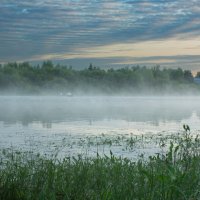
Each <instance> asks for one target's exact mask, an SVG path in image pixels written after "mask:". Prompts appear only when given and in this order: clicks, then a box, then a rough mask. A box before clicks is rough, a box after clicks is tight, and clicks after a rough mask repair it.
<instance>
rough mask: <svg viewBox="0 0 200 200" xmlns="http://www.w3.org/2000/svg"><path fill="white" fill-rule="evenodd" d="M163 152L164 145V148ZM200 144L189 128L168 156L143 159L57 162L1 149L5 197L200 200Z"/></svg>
mask: <svg viewBox="0 0 200 200" xmlns="http://www.w3.org/2000/svg"><path fill="white" fill-rule="evenodd" d="M160 145H161V148H162V145H163V146H164V145H165V144H160ZM199 147H200V139H199V136H198V135H197V136H192V134H191V133H190V131H189V130H188V129H187V127H186V129H185V133H184V134H183V135H182V136H179V137H176V138H174V139H173V140H171V141H170V145H169V148H168V151H167V152H165V153H163V154H161V153H159V154H155V155H153V156H149V157H148V159H146V158H145V156H144V155H140V156H139V157H138V159H137V160H136V161H135V160H131V159H128V158H122V157H117V156H115V155H113V153H112V152H110V155H109V156H106V155H105V156H100V155H99V154H98V153H97V155H96V157H92V158H91V157H84V156H81V155H79V156H77V157H67V156H66V157H65V158H64V159H62V160H61V159H58V158H57V157H56V155H54V156H52V157H51V158H50V157H48V158H47V157H45V156H40V155H39V154H38V155H35V154H33V153H31V152H26V153H22V152H19V151H12V150H2V152H1V155H3V157H2V159H1V164H0V165H1V168H0V169H1V170H0V197H1V199H2V200H4V199H6V200H9V199H12V200H13V199H20V200H21V199H199V198H200V192H199V188H200V150H199Z"/></svg>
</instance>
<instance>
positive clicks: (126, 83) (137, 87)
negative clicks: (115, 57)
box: [0, 61, 200, 94]
mask: <svg viewBox="0 0 200 200" xmlns="http://www.w3.org/2000/svg"><path fill="white" fill-rule="evenodd" d="M199 75H200V73H199ZM7 91H10V92H13V93H36V94H37V93H43V92H47V93H57V94H65V93H67V92H72V93H82V94H84V93H94V94H95V93H103V94H117V93H119V94H120V93H121V94H123V93H127V94H140V93H147V94H149V93H168V92H175V93H176V92H178V93H182V92H186V91H200V90H199V86H198V85H197V84H195V83H194V77H193V75H192V73H191V71H190V70H182V69H181V68H177V69H171V68H169V69H161V68H160V67H159V66H155V67H152V68H147V67H146V66H132V67H124V68H120V69H113V68H109V69H102V68H99V67H95V66H93V65H92V64H90V65H89V67H88V68H85V69H82V70H75V69H73V68H72V67H68V66H65V65H60V64H57V65H54V64H53V63H52V62H51V61H45V62H43V63H42V64H41V65H35V66H34V65H31V64H30V63H28V62H24V63H7V64H4V65H0V92H2V93H5V92H7Z"/></svg>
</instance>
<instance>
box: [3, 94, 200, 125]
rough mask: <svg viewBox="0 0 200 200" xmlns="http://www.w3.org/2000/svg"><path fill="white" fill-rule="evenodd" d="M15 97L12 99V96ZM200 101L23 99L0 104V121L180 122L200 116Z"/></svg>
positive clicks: (73, 98) (27, 122) (24, 123)
mask: <svg viewBox="0 0 200 200" xmlns="http://www.w3.org/2000/svg"><path fill="white" fill-rule="evenodd" d="M11 98H12V97H11ZM198 102H199V101H191V102H189V101H188V100H187V99H186V100H184V99H183V98H181V99H177V100H176V99H168V100H166V99H148V98H112V97H111V98H108V97H107V98H102V99H101V98H100V97H99V98H94V99H92V98H75V97H72V98H59V97H58V98H51V97H49V98H48V97H45V98H43V99H40V98H38V99H37V98H35V100H33V99H31V98H27V99H26V98H24V99H23V98H22V99H21V100H20V101H17V103H16V102H14V101H7V100H6V99H5V101H1V104H0V110H1V113H0V121H3V122H5V123H16V122H20V123H22V124H23V125H28V124H29V123H32V122H34V121H38V122H41V123H42V124H43V126H44V127H47V128H50V127H51V123H52V122H53V121H78V120H87V121H89V122H90V121H95V120H103V119H119V120H120V119H122V120H127V121H136V122H152V123H158V122H160V121H163V122H165V121H179V120H182V119H185V118H189V117H190V116H191V115H192V112H193V111H196V113H197V115H198V117H200V107H199V105H198V104H199V103H198Z"/></svg>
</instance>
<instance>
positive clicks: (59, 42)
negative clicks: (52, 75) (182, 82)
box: [0, 0, 200, 62]
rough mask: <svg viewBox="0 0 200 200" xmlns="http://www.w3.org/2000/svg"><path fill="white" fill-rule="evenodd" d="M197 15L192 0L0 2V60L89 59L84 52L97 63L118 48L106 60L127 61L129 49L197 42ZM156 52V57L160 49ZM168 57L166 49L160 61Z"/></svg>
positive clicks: (199, 27) (199, 25)
mask: <svg viewBox="0 0 200 200" xmlns="http://www.w3.org/2000/svg"><path fill="white" fill-rule="evenodd" d="M199 11H200V2H199V1H195V0H191V1H186V0H180V1H179V0H173V1H172V0H149V1H147V0H95V1H90V0H79V1H77V0H68V1H66V0H57V1H51V0H33V1H27V0H20V1H15V0H10V1H9V3H8V1H7V0H2V1H1V3H0V26H1V29H0V44H1V46H0V61H1V62H3V61H4V62H5V61H10V60H29V59H30V60H31V59H33V58H34V59H35V58H38V59H39V58H41V59H42V58H52V59H57V57H59V59H61V58H62V57H63V55H68V57H69V56H71V57H72V55H73V56H74V55H75V57H76V59H78V58H83V57H84V58H85V57H86V56H88V58H91V53H88V51H89V50H90V51H98V50H99V49H101V52H100V53H99V56H98V57H100V55H101V57H102V59H103V56H105V55H106V54H107V49H106V48H107V47H110V46H112V47H113V46H114V45H118V44H123V45H122V46H116V48H115V49H114V50H113V49H111V50H110V51H112V50H113V52H112V53H109V54H111V55H110V57H113V55H112V54H114V57H116V56H117V55H118V56H120V55H121V54H123V56H124V57H126V56H128V57H129V56H130V55H129V54H128V51H127V49H126V46H129V44H132V45H133V44H140V43H142V42H145V41H146V42H151V41H156V40H165V41H168V40H169V39H171V38H176V40H177V41H184V40H185V39H187V40H188V39H190V38H191V37H192V38H193V41H195V40H197V41H198V36H199V31H200V23H199V21H200V20H199V19H200V14H199ZM155 44H156V42H153V44H152V48H153V49H154V48H155V46H156V45H155ZM176 44H177V45H180V43H179V42H177V43H176ZM166 45H167V44H166ZM157 46H159V42H158V44H157ZM189 46H190V45H189ZM117 48H118V49H117ZM159 48H160V49H158V50H157V51H158V53H157V54H159V52H160V51H161V52H162V48H163V47H162V46H160V47H159ZM180 48H182V50H181V51H180V50H179V52H178V53H181V54H182V55H184V54H185V55H187V54H188V51H187V50H186V47H185V46H184V47H182V46H181V45H180ZM191 48H193V47H191ZM148 49H149V46H148ZM198 49H199V47H196V50H198ZM116 50H118V51H116ZM172 50H173V49H172ZM199 50H200V49H199ZM125 52H126V53H127V55H126V54H125ZM139 52H140V53H141V54H142V53H143V56H141V57H146V56H147V55H146V54H147V53H148V52H147V51H146V47H145V46H144V45H143V47H142V48H141V50H140V51H139ZM154 53H156V52H154ZM170 53H171V50H170V49H169V50H168V52H167V51H166V52H165V56H167V55H169V54H170ZM49 55H50V57H49ZM52 55H53V56H52ZM55 55H56V56H55ZM95 56H96V55H94V56H92V57H95ZM108 56H109V55H108ZM152 56H155V54H154V55H152ZM68 57H67V58H66V56H65V57H64V58H63V59H69V58H68ZM133 57H134V55H133Z"/></svg>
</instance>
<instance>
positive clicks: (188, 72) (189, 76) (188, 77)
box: [184, 70, 194, 82]
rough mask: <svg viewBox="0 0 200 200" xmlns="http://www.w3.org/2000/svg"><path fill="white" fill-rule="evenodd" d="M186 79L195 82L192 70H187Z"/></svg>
mask: <svg viewBox="0 0 200 200" xmlns="http://www.w3.org/2000/svg"><path fill="white" fill-rule="evenodd" d="M184 79H185V80H186V81H188V82H193V79H194V77H193V75H192V72H191V71H190V70H185V71H184Z"/></svg>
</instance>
